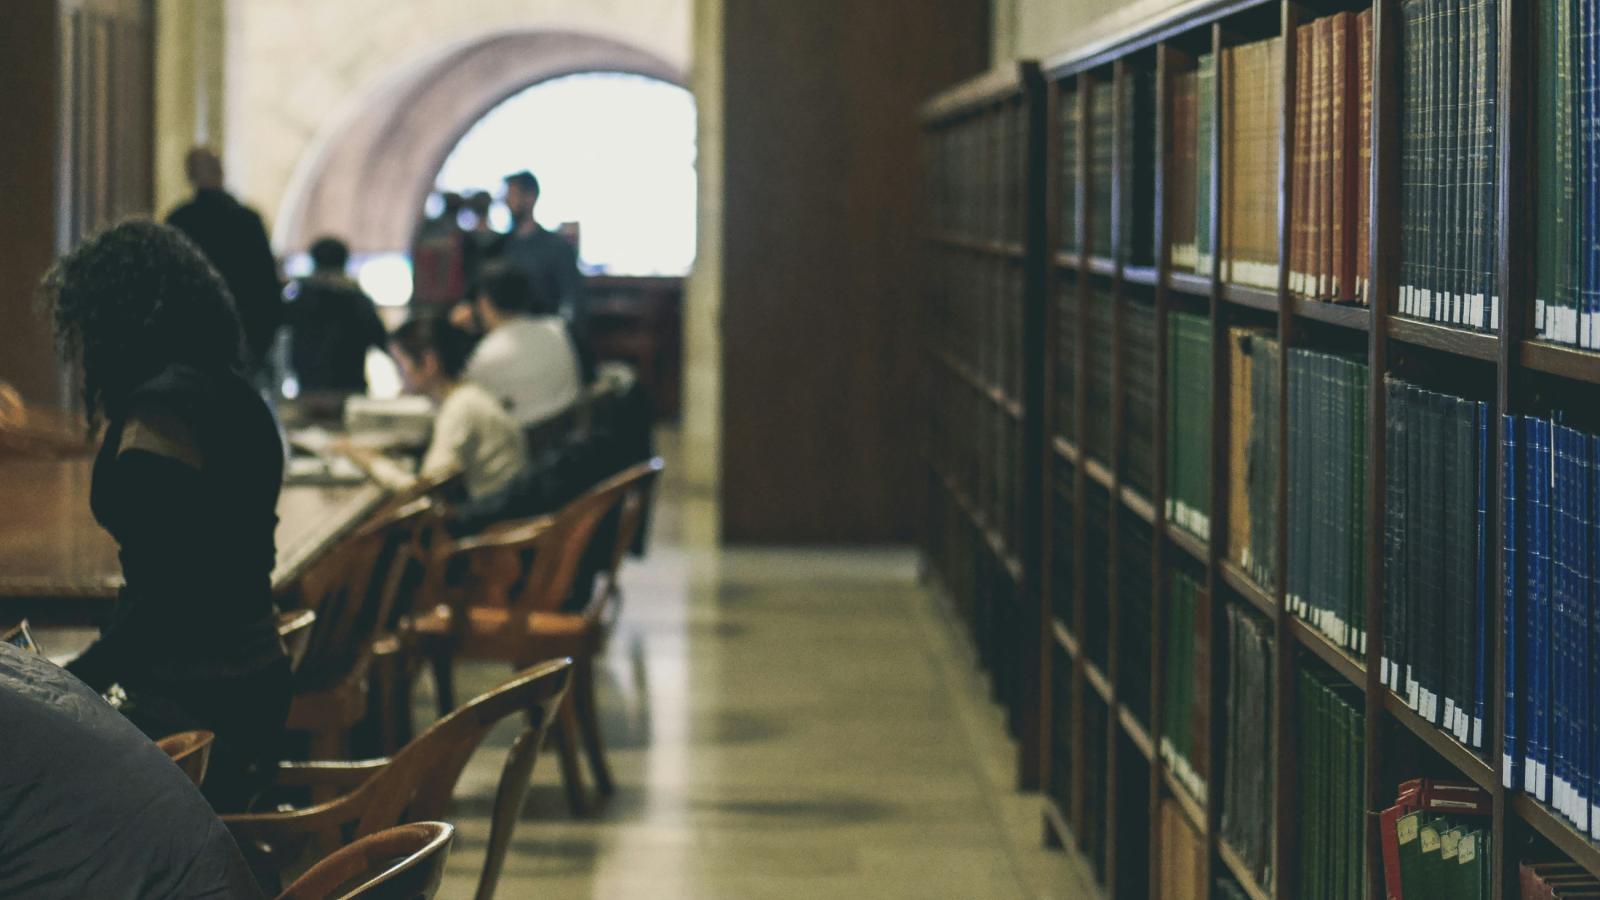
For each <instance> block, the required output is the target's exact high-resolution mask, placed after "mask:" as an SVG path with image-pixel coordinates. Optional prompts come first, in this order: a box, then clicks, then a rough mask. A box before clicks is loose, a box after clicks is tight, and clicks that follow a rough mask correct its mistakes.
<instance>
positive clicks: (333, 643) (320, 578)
mask: <svg viewBox="0 0 1600 900" xmlns="http://www.w3.org/2000/svg"><path fill="white" fill-rule="evenodd" d="M433 513H434V504H433V501H432V500H429V499H427V498H425V497H424V498H421V499H417V500H413V501H411V502H409V503H406V504H403V505H400V506H397V507H391V508H389V509H386V510H383V511H382V512H381V513H380V514H379V515H378V516H376V517H374V518H373V519H372V520H370V521H369V522H367V523H366V524H365V525H363V526H362V527H361V528H360V529H358V530H357V531H356V532H355V534H353V535H351V536H350V537H348V538H346V539H345V540H344V541H343V542H341V543H340V544H339V546H337V547H335V548H334V549H333V551H332V552H330V553H329V554H328V555H327V556H326V557H325V558H324V559H323V560H322V561H321V562H319V563H318V564H317V565H315V566H313V567H312V569H311V571H309V572H307V573H306V574H305V575H304V576H303V577H302V578H301V579H300V596H301V600H302V603H303V605H304V607H305V608H306V609H309V610H311V611H312V612H314V613H315V614H316V625H315V627H313V628H312V629H311V634H310V637H309V638H308V640H307V646H306V650H305V653H304V658H303V659H302V660H301V666H302V667H303V668H304V669H305V670H306V671H307V672H309V673H314V677H324V676H326V675H329V674H338V673H341V672H343V671H345V670H347V669H348V668H349V667H350V665H351V664H353V663H354V661H355V659H356V658H357V657H358V656H359V655H360V654H361V653H362V652H363V651H364V650H365V649H366V647H367V645H368V644H369V643H370V642H371V640H372V638H373V636H374V635H375V634H376V633H377V631H378V630H379V628H380V627H381V626H382V623H383V622H384V621H385V619H386V618H387V616H388V610H389V609H390V608H391V607H392V606H393V605H394V602H395V595H396V594H397V593H398V591H399V588H400V584H399V582H400V574H401V570H402V565H401V560H400V559H399V558H398V557H399V556H407V557H408V556H409V554H410V553H411V552H412V551H411V550H410V549H409V548H410V547H411V545H412V543H413V542H414V541H415V539H416V534H417V532H418V530H419V529H420V528H421V527H423V525H424V523H425V522H427V521H428V520H429V517H430V516H432V515H433ZM399 548H406V549H405V552H404V553H398V555H397V550H398V549H399ZM385 561H387V562H388V563H389V564H388V565H383V564H384V563H385Z"/></svg>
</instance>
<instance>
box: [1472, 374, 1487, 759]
mask: <svg viewBox="0 0 1600 900" xmlns="http://www.w3.org/2000/svg"><path fill="white" fill-rule="evenodd" d="M1475 424H1476V425H1477V426H1478V534H1477V550H1478V553H1477V556H1478V577H1477V578H1476V579H1475V580H1474V582H1475V583H1474V588H1475V593H1476V596H1475V597H1474V598H1473V599H1474V604H1475V605H1474V607H1473V612H1474V615H1473V618H1472V625H1473V631H1474V633H1473V636H1474V638H1475V639H1476V640H1477V647H1476V650H1477V652H1476V653H1474V654H1473V669H1472V734H1471V737H1472V746H1473V747H1474V748H1475V749H1478V750H1482V749H1483V712H1484V700H1485V695H1486V694H1487V693H1488V689H1487V684H1488V660H1489V643H1488V636H1489V629H1490V628H1491V627H1492V625H1491V624H1490V622H1489V591H1490V590H1491V588H1492V586H1491V585H1490V584H1489V552H1490V551H1489V460H1490V459H1491V456H1490V453H1489V405H1488V404H1487V403H1479V404H1478V409H1477V416H1476V423H1475Z"/></svg>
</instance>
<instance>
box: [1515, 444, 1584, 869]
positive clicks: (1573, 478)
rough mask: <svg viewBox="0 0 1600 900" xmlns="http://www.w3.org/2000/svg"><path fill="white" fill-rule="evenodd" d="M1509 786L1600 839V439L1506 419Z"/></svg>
mask: <svg viewBox="0 0 1600 900" xmlns="http://www.w3.org/2000/svg"><path fill="white" fill-rule="evenodd" d="M1501 439H1502V441H1503V442H1504V444H1505V448H1504V456H1503V465H1504V469H1503V472H1502V475H1503V481H1504V488H1505V491H1504V496H1503V497H1502V503H1503V506H1502V509H1503V515H1504V517H1505V532H1504V534H1505V538H1506V540H1505V543H1504V545H1503V547H1502V553H1503V557H1502V563H1503V591H1504V619H1503V622H1502V625H1503V627H1504V629H1505V632H1504V642H1505V647H1506V683H1505V703H1506V710H1507V715H1506V734H1505V748H1504V758H1503V760H1502V761H1503V763H1504V769H1505V778H1506V785H1507V786H1508V787H1516V786H1518V785H1519V783H1520V786H1521V787H1522V789H1523V790H1525V791H1527V792H1528V793H1530V794H1532V795H1533V796H1534V797H1536V798H1538V799H1539V800H1541V801H1544V802H1546V803H1549V804H1550V805H1551V806H1552V807H1554V808H1555V809H1556V810H1557V811H1558V812H1559V813H1561V814H1562V815H1564V816H1565V817H1566V818H1567V819H1568V820H1569V821H1571V822H1572V824H1573V825H1574V826H1575V827H1577V828H1578V829H1579V830H1582V831H1585V832H1588V833H1589V834H1591V835H1592V836H1594V837H1596V838H1600V714H1597V712H1600V710H1597V709H1596V703H1597V701H1600V681H1597V680H1596V679H1597V676H1596V674H1595V672H1596V669H1595V667H1594V665H1593V658H1592V657H1593V653H1594V652H1595V649H1596V648H1600V578H1597V575H1600V529H1597V528H1596V526H1595V522H1596V516H1595V512H1596V511H1600V437H1597V436H1596V435H1593V434H1590V433H1587V432H1584V431H1580V430H1578V429H1576V428H1572V427H1569V426H1567V425H1565V424H1562V422H1561V421H1560V420H1559V419H1556V420H1552V419H1546V418H1539V417H1535V416H1502V417H1501Z"/></svg>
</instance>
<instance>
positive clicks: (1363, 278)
mask: <svg viewBox="0 0 1600 900" xmlns="http://www.w3.org/2000/svg"><path fill="white" fill-rule="evenodd" d="M1356 27H1357V30H1359V31H1360V34H1361V39H1360V44H1361V46H1360V50H1359V52H1358V56H1357V58H1358V62H1357V65H1358V67H1359V69H1360V71H1359V74H1358V77H1357V81H1358V83H1359V85H1360V98H1361V100H1360V102H1361V111H1360V120H1361V126H1360V134H1359V135H1358V136H1357V153H1356V156H1357V159H1358V160H1359V163H1358V165H1357V168H1356V186H1357V190H1356V297H1357V299H1359V300H1360V301H1361V303H1362V305H1363V306H1367V305H1371V304H1370V300H1369V296H1370V292H1371V280H1372V243H1371V242H1372V8H1371V7H1368V8H1366V9H1364V10H1362V11H1361V13H1360V14H1359V15H1357V16H1356Z"/></svg>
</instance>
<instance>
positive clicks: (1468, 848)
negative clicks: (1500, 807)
mask: <svg viewBox="0 0 1600 900" xmlns="http://www.w3.org/2000/svg"><path fill="white" fill-rule="evenodd" d="M1491 813H1492V807H1491V801H1490V799H1489V795H1488V794H1487V793H1485V792H1484V791H1482V790H1480V789H1479V788H1477V787H1475V786H1473V785H1470V784H1450V783H1445V782H1434V781H1426V780H1423V779H1420V778H1416V779H1412V780H1410V781H1407V782H1405V783H1404V784H1402V785H1400V793H1399V796H1398V797H1397V798H1396V800H1395V804H1394V806H1391V807H1389V808H1388V809H1386V810H1384V811H1383V813H1382V814H1381V815H1380V816H1379V818H1378V839H1379V841H1380V843H1381V844H1382V848H1383V878H1384V885H1385V888H1386V891H1387V894H1388V896H1389V900H1429V898H1432V897H1439V898H1445V897H1449V898H1451V900H1455V898H1463V900H1466V898H1487V897H1491V896H1493V895H1494V891H1493V889H1492V887H1491V882H1490V865H1489V859H1490V854H1489V840H1490V832H1491V829H1490V827H1489V824H1490V815H1491ZM1523 896H1525V897H1526V896H1528V895H1526V894H1524V895H1523Z"/></svg>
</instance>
